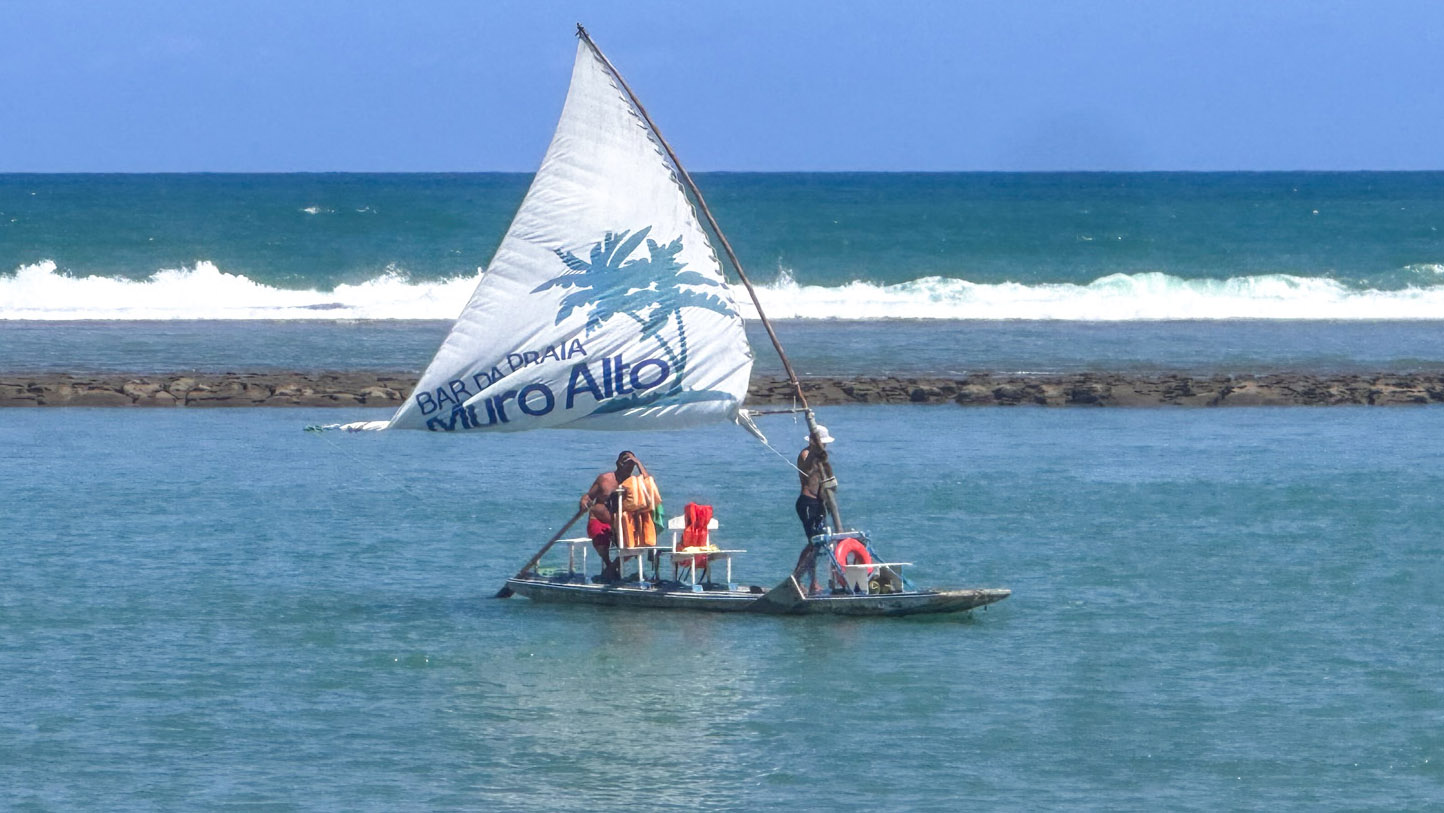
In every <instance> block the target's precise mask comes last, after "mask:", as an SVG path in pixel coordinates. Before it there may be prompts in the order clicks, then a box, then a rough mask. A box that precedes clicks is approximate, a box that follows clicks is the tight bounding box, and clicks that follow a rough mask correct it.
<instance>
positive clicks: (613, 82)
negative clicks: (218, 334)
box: [339, 25, 1009, 615]
mask: <svg viewBox="0 0 1444 813" xmlns="http://www.w3.org/2000/svg"><path fill="white" fill-rule="evenodd" d="M577 38H578V43H577V54H576V61H575V63H574V66H573V69H572V78H571V86H570V88H569V90H568V92H567V98H566V103H565V105H564V107H563V110H562V115H561V120H560V121H559V123H558V124H557V129H556V132H555V134H554V135H553V137H552V141H551V145H550V146H549V148H548V149H547V152H546V155H545V157H544V158H543V159H542V163H541V167H540V168H539V169H538V170H537V173H536V176H535V178H534V180H533V181H532V184H531V187H530V189H529V190H528V191H527V193H526V196H525V198H524V199H523V201H522V203H521V206H520V208H519V209H518V211H517V214H516V216H515V218H514V219H513V221H512V223H511V226H510V228H509V229H508V230H507V232H506V235H505V236H504V237H503V238H502V242H501V245H500V246H499V247H498V249H497V252H496V255H495V257H494V258H493V259H492V262H491V264H490V265H489V266H488V267H487V268H486V270H485V271H484V273H483V274H482V275H481V278H480V280H479V282H478V284H477V286H476V290H475V292H474V293H473V295H472V297H471V299H470V301H469V302H468V303H467V305H466V307H465V309H464V310H463V311H462V313H461V315H460V316H459V317H458V318H457V320H456V323H455V325H454V326H453V327H452V330H451V332H450V334H449V335H448V336H447V337H446V339H445V340H444V341H443V342H442V345H441V347H440V349H439V350H438V351H437V353H436V356H435V358H433V359H432V361H431V363H430V365H428V366H427V368H426V370H425V372H424V373H423V374H422V376H421V378H420V380H419V381H418V383H417V385H416V388H415V390H414V391H413V392H412V394H411V395H410V397H408V398H407V400H406V402H405V403H404V404H403V405H402V406H401V407H399V408H398V409H397V411H396V413H395V414H394V415H393V416H392V417H391V419H390V420H389V421H373V422H365V423H355V424H347V425H344V426H341V427H339V428H342V429H348V430H369V429H388V430H390V429H424V430H429V431H433V432H517V431H528V430H533V429H543V428H552V427H569V428H589V429H632V430H637V429H645V430H653V429H657V430H660V429H681V428H687V427H692V426H697V425H701V424H706V423H712V422H717V421H732V422H735V423H737V424H739V425H740V426H741V427H742V428H744V429H746V430H748V431H750V432H751V433H753V434H754V435H756V436H757V437H758V438H761V439H762V440H763V442H765V437H764V436H763V435H762V433H761V432H760V431H759V430H758V429H757V427H756V424H755V423H754V422H753V420H752V418H751V415H750V414H749V412H748V411H747V410H746V409H744V408H743V400H744V398H745V396H746V392H747V385H748V380H749V378H750V374H751V370H752V362H753V355H752V350H751V348H750V347H749V346H748V343H747V337H746V334H745V332H744V331H743V321H742V315H741V311H740V309H739V308H738V306H737V303H736V301H735V300H734V298H733V296H732V289H731V288H730V287H729V286H728V285H727V282H726V279H725V276H724V270H723V263H722V260H721V257H720V256H719V255H718V252H717V251H716V248H715V246H720V247H721V248H722V253H723V255H725V257H726V258H727V261H728V263H729V264H730V265H731V267H732V269H733V270H734V271H735V273H736V275H737V278H738V279H739V280H740V281H741V283H742V285H743V286H744V288H745V289H746V290H747V292H748V294H749V295H750V297H751V300H752V304H753V306H754V307H755V308H756V311H757V314H758V317H759V318H760V319H761V321H762V324H763V325H764V327H765V328H766V331H767V335H768V337H769V339H770V340H771V342H772V345H773V347H774V349H775V350H776V351H777V353H778V355H779V356H780V357H781V359H782V365H783V368H784V370H785V371H786V373H787V377H788V381H789V382H790V383H791V386H792V388H793V391H794V394H795V398H796V407H795V409H794V410H792V411H794V412H797V413H800V414H801V415H802V417H803V418H804V419H805V420H806V422H807V427H808V433H809V436H810V437H812V438H814V439H816V440H817V441H818V443H817V448H822V445H821V441H822V437H821V435H820V430H819V424H818V422H817V418H816V416H815V415H814V413H813V410H812V409H811V408H810V407H809V406H808V405H807V398H806V397H805V395H804V394H803V391H802V386H801V384H800V383H799V381H798V377H797V374H796V372H795V371H794V370H793V368H792V364H791V362H790V361H789V360H788V358H787V355H786V353H785V352H783V349H782V345H781V343H780V341H779V340H778V338H777V334H776V332H775V331H774V330H773V327H772V324H771V323H770V322H768V321H767V317H766V315H765V314H764V313H763V310H762V306H761V303H760V302H758V300H757V295H756V292H755V291H754V290H753V288H752V284H751V282H750V281H749V280H748V278H747V275H746V272H745V271H744V270H743V269H742V266H741V263H739V262H738V261H737V257H736V254H735V253H734V252H733V250H732V246H731V244H730V243H729V242H728V241H727V238H726V236H725V235H724V234H723V233H722V230H721V228H720V227H719V226H718V224H717V221H716V220H715V218H713V216H712V213H711V211H710V210H709V209H708V208H707V204H706V201H705V200H704V199H703V197H702V194H701V192H700V191H699V190H698V189H697V186H696V184H694V183H693V182H692V178H691V176H690V175H688V174H687V171H686V170H685V169H684V168H683V167H682V164H681V162H680V161H679V160H678V159H677V156H676V153H675V152H673V150H672V148H671V146H670V145H669V144H668V143H667V142H666V140H664V139H663V138H662V135H661V133H660V132H659V131H658V130H657V127H656V125H655V124H654V123H653V121H652V119H651V116H650V115H648V113H647V111H646V109H645V108H644V107H643V106H642V104H641V102H640V101H638V100H637V97H636V95H635V94H634V93H633V92H632V90H631V88H630V87H629V86H628V85H627V83H626V81H625V80H623V78H622V76H621V74H620V73H618V71H617V69H616V68H615V67H614V66H613V65H612V63H611V62H610V61H609V60H608V59H607V58H606V56H604V55H603V54H602V52H601V50H600V49H599V48H598V47H597V46H596V44H595V43H594V42H593V41H592V39H591V37H590V36H589V35H588V34H587V31H586V30H585V29H584V28H583V27H582V26H581V25H578V26H577ZM714 238H715V243H714ZM819 461H820V465H821V467H822V473H823V482H822V488H821V498H822V500H823V502H824V505H825V506H826V511H827V514H828V517H829V518H830V523H829V524H828V526H827V527H826V528H825V529H824V533H822V534H819V535H816V536H813V537H812V538H811V539H809V540H808V543H807V547H806V549H805V550H804V555H803V556H802V557H801V558H800V559H799V564H798V567H797V568H796V569H795V570H794V572H793V573H791V574H789V575H788V576H787V577H786V578H785V579H783V580H782V582H781V583H780V584H778V585H776V586H775V587H773V588H771V589H765V588H763V587H760V586H757V585H746V584H737V583H734V582H733V581H732V568H731V564H732V557H733V556H734V555H735V554H738V553H741V551H733V550H725V549H719V548H717V547H716V546H715V545H710V544H709V545H708V546H706V547H705V548H703V549H702V550H701V551H700V552H698V550H697V549H696V548H695V546H694V547H693V548H692V549H689V550H687V551H678V550H677V547H678V544H676V543H673V544H661V543H659V544H657V545H649V546H646V547H645V548H641V547H631V548H627V547H617V548H615V549H614V551H613V552H614V553H615V555H616V556H617V557H618V558H619V559H620V560H621V562H622V564H623V565H624V567H623V570H622V577H620V578H615V577H614V578H609V579H605V580H603V579H601V578H598V577H593V576H592V575H591V574H590V573H589V570H588V565H587V558H588V557H587V548H588V547H589V545H590V540H589V539H586V538H576V539H566V540H563V539H562V538H561V537H562V535H563V534H564V533H565V532H566V531H567V529H568V528H569V527H570V526H571V525H572V524H573V523H575V522H576V521H577V520H578V519H580V518H581V516H582V514H583V513H585V511H584V510H583V511H578V513H577V514H576V515H575V516H573V517H572V519H571V521H570V522H568V523H567V524H566V525H565V526H563V528H562V531H561V532H559V533H558V534H557V535H556V536H554V537H553V538H552V539H551V540H550V541H548V542H547V544H546V545H545V546H543V548H542V549H541V550H540V551H539V552H537V554H536V555H535V556H533V557H532V559H531V561H529V562H528V563H527V564H526V565H525V566H524V567H522V569H521V571H520V572H519V573H518V574H517V575H516V576H515V577H513V578H511V579H509V580H507V582H506V585H505V586H504V587H503V588H502V589H501V591H500V592H499V593H498V596H499V597H507V596H510V595H513V594H520V595H522V596H526V597H528V598H531V599H534V600H538V601H562V602H572V603H586V604H607V605H623V606H635V607H661V608H687V609H708V610H723V611H747V612H765V613H781V614H788V613H800V614H805V613H837V614H849V615H907V614H915V613H942V612H959V611H966V610H970V609H973V608H975V607H980V606H983V605H986V604H990V603H992V602H995V601H1000V600H1002V599H1004V598H1006V597H1007V596H1008V595H1009V591H1008V590H1006V589H970V590H923V589H918V588H916V587H914V586H913V584H912V583H911V582H910V581H909V580H908V579H907V578H905V577H904V575H903V572H904V569H905V568H906V567H907V563H901V562H888V561H886V560H884V559H883V558H882V557H881V556H880V555H878V553H877V551H876V550H875V549H874V548H873V546H872V543H871V540H870V539H869V538H868V535H867V534H865V533H863V532H861V531H858V530H855V529H849V528H848V527H847V526H846V525H844V524H843V521H842V516H841V513H840V511H839V508H838V503H837V481H836V478H835V476H834V475H833V472H832V469H831V466H830V464H829V463H828V461H827V457H826V453H825V451H824V452H822V453H821V454H820V455H819ZM679 520H680V518H676V519H674V520H673V521H672V523H671V527H672V528H673V529H674V530H677V531H680V530H681V524H680V522H679ZM678 535H680V534H678ZM664 541H665V540H664ZM558 543H563V546H564V547H565V548H566V549H567V553H568V555H567V564H566V565H565V566H564V567H563V566H554V567H550V568H545V567H541V566H540V562H541V560H542V559H543V557H544V556H545V555H546V554H547V553H548V552H549V551H550V550H551V549H552V548H553V546H554V545H556V544H558ZM668 563H670V564H671V565H672V568H671V571H670V572H668V570H667V565H668ZM627 564H630V565H631V566H632V567H633V568H634V569H635V574H634V575H628V574H627V570H626V568H625V565H627ZM648 565H650V566H651V573H650V575H649V574H648V572H647V568H648ZM724 567H725V576H724V575H722V572H723V568H724ZM683 573H685V574H686V575H685V577H683V576H682V575H681V574H683Z"/></svg>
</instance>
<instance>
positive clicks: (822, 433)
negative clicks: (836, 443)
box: [803, 424, 835, 445]
mask: <svg viewBox="0 0 1444 813" xmlns="http://www.w3.org/2000/svg"><path fill="white" fill-rule="evenodd" d="M803 440H805V441H807V442H808V443H811V442H812V435H808V436H807V437H805V438H803ZM817 440H818V441H819V442H820V443H822V444H823V445H826V444H829V443H831V442H832V441H833V440H835V438H833V436H832V435H830V434H828V433H827V427H826V426H823V425H822V424H818V425H817Z"/></svg>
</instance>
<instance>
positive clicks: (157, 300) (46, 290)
mask: <svg viewBox="0 0 1444 813" xmlns="http://www.w3.org/2000/svg"><path fill="white" fill-rule="evenodd" d="M1440 269H1441V266H1438V265H1425V266H1411V267H1410V268H1409V269H1406V270H1407V271H1409V272H1410V273H1411V274H1412V275H1413V276H1414V277H1415V279H1416V282H1415V284H1412V285H1408V286H1405V287H1402V288H1399V289H1397V290H1373V289H1370V290H1360V289H1357V288H1351V287H1349V286H1347V285H1345V284H1343V283H1341V282H1338V281H1336V280H1332V279H1325V278H1319V277H1301V276H1291V275H1286V274H1265V275H1257V276H1246V277H1233V278H1230V279H1183V278H1180V277H1175V276H1171V275H1168V274H1163V273H1144V274H1113V275H1110V276H1106V277H1102V278H1100V279H1097V280H1094V281H1093V282H1090V283H1088V284H1085V285H1074V284H1057V283H1049V284H1032V285H1027V284H1022V283H1013V282H1004V283H995V284H982V283H974V282H968V281H967V280H960V279H953V278H949V277H925V278H922V279H917V280H913V281H911V282H904V283H900V284H896V285H878V284H873V283H868V282H850V283H847V284H844V285H839V286H821V285H800V284H798V283H797V282H796V281H795V280H794V279H793V278H792V277H791V275H789V274H787V273H785V272H784V273H782V274H781V275H780V277H779V279H778V280H777V281H776V282H773V283H771V284H768V285H763V286H759V288H758V296H759V298H760V299H761V300H762V306H763V308H765V309H766V311H767V314H768V316H770V317H772V318H774V319H1042V320H1068V321H1099V322H1103V321H1135V320H1136V321H1145V320H1148V321H1151V320H1182V319H1350V320H1372V319H1444V284H1441V283H1444V273H1441V270H1440ZM476 279H477V278H476V277H475V276H465V277H454V278H451V279H444V280H434V281H415V280H412V279H410V278H409V277H408V276H407V274H406V273H405V272H403V271H401V270H399V269H395V268H389V269H387V270H386V271H385V272H384V273H382V274H381V275H380V276H377V277H375V278H373V279H370V280H367V281H365V282H362V283H359V284H355V285H339V286H337V287H336V288H335V289H334V290H330V291H319V290H292V289H286V288H277V287H273V286H270V285H266V284H263V283H259V282H256V281H254V280H252V279H250V278H248V277H246V276H244V275H240V274H230V273H226V272H224V271H222V270H220V269H219V268H217V267H216V266H215V265H214V264H213V263H210V262H204V261H203V262H199V263H197V264H196V265H194V266H192V267H190V268H181V269H169V270H162V271H157V272H156V273H155V274H152V275H151V276H150V277H148V278H146V279H143V280H131V279H124V278H119V277H101V276H85V277H77V276H71V275H68V274H64V273H61V272H60V271H58V270H57V268H56V265H55V263H54V262H51V261H49V260H46V261H43V262H39V263H35V264H33V265H26V266H22V267H20V268H19V269H17V270H16V271H15V273H14V274H13V275H4V276H0V319H36V320H62V319H99V320H111V319H147V320H149V319H253V320H261V319H331V320H336V319H446V320H449V319H453V318H455V317H456V315H457V314H458V313H460V312H461V309H462V307H463V306H464V305H465V304H466V302H467V300H468V299H469V298H470V296H471V291H472V289H473V288H474V287H475V285H476ZM734 287H735V286H734ZM734 293H735V295H736V297H737V300H738V302H739V303H740V304H741V305H742V308H743V315H744V316H747V317H749V318H752V317H755V315H756V314H755V310H754V309H753V308H752V306H751V303H750V301H749V300H748V298H747V296H746V292H745V291H742V290H740V288H738V289H737V290H735V291H734Z"/></svg>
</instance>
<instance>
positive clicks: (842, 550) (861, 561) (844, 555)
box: [832, 536, 872, 574]
mask: <svg viewBox="0 0 1444 813" xmlns="http://www.w3.org/2000/svg"><path fill="white" fill-rule="evenodd" d="M832 555H833V556H835V557H837V563H838V565H840V566H841V567H842V572H843V573H844V574H845V573H847V566H848V565H870V564H872V554H871V553H868V552H867V545H864V544H863V543H862V542H861V541H859V540H858V539H856V538H855V537H851V536H849V537H848V538H846V539H843V540H841V541H839V542H838V543H837V544H836V545H834V546H833V548H832Z"/></svg>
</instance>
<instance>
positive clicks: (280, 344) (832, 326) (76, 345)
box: [0, 320, 1444, 376]
mask: <svg viewBox="0 0 1444 813" xmlns="http://www.w3.org/2000/svg"><path fill="white" fill-rule="evenodd" d="M450 329H451V323H450V322H443V321H427V322H417V321H395V320H386V321H368V322H350V321H343V322H314V321H292V322H284V321H279V322H277V321H226V322H219V321H210V322H199V321H158V322H127V321H90V322H25V321H9V322H7V321H4V320H0V372H11V373H29V372H52V373H55V372H62V373H64V372H70V373H95V372H108V373H169V372H177V371H199V372H211V373H216V372H227V371H229V372H237V371H265V370H391V371H405V372H410V373H413V374H417V373H419V372H420V371H421V370H422V369H424V368H425V366H426V364H427V362H428V361H430V360H431V356H432V355H433V354H434V353H435V352H436V348H437V347H438V346H440V344H441V341H442V339H443V338H444V337H445V336H446V333H447V331H449V330H450ZM776 329H777V334H778V336H779V337H780V338H781V340H782V343H783V345H784V347H785V348H786V350H787V354H788V357H789V358H791V359H792V363H793V366H794V367H795V368H796V369H797V370H798V371H799V372H800V374H801V375H813V376H830V375H965V374H968V373H972V372H979V371H1003V372H1035V373H1060V372H1078V371H1110V372H1132V373H1142V374H1148V373H1157V372H1186V373H1191V374H1198V375H1213V374H1218V373H1224V374H1237V373H1272V372H1284V371H1292V372H1311V373H1377V372H1391V371H1392V372H1434V371H1440V370H1444V325H1441V324H1440V323H1438V322H1420V321H1408V322H1298V321H1288V322H1276V321H1267V320H1252V321H1248V322H1236V321H1235V322H1127V323H1122V324H1100V323H1095V322H1023V321H981V322H980V321H936V320H888V321H846V322H839V321H809V320H785V321H781V322H778V323H777V325H776ZM747 336H748V342H749V343H750V344H751V346H752V348H753V352H754V353H755V354H756V361H755V364H754V367H753V369H754V370H755V371H757V372H759V373H766V374H771V375H781V374H782V365H781V363H780V362H779V361H778V359H777V355H776V354H775V353H773V352H772V348H771V345H770V344H769V343H768V339H767V335H766V333H765V332H764V331H763V328H762V325H761V324H760V323H757V322H751V323H748V325H747Z"/></svg>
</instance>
